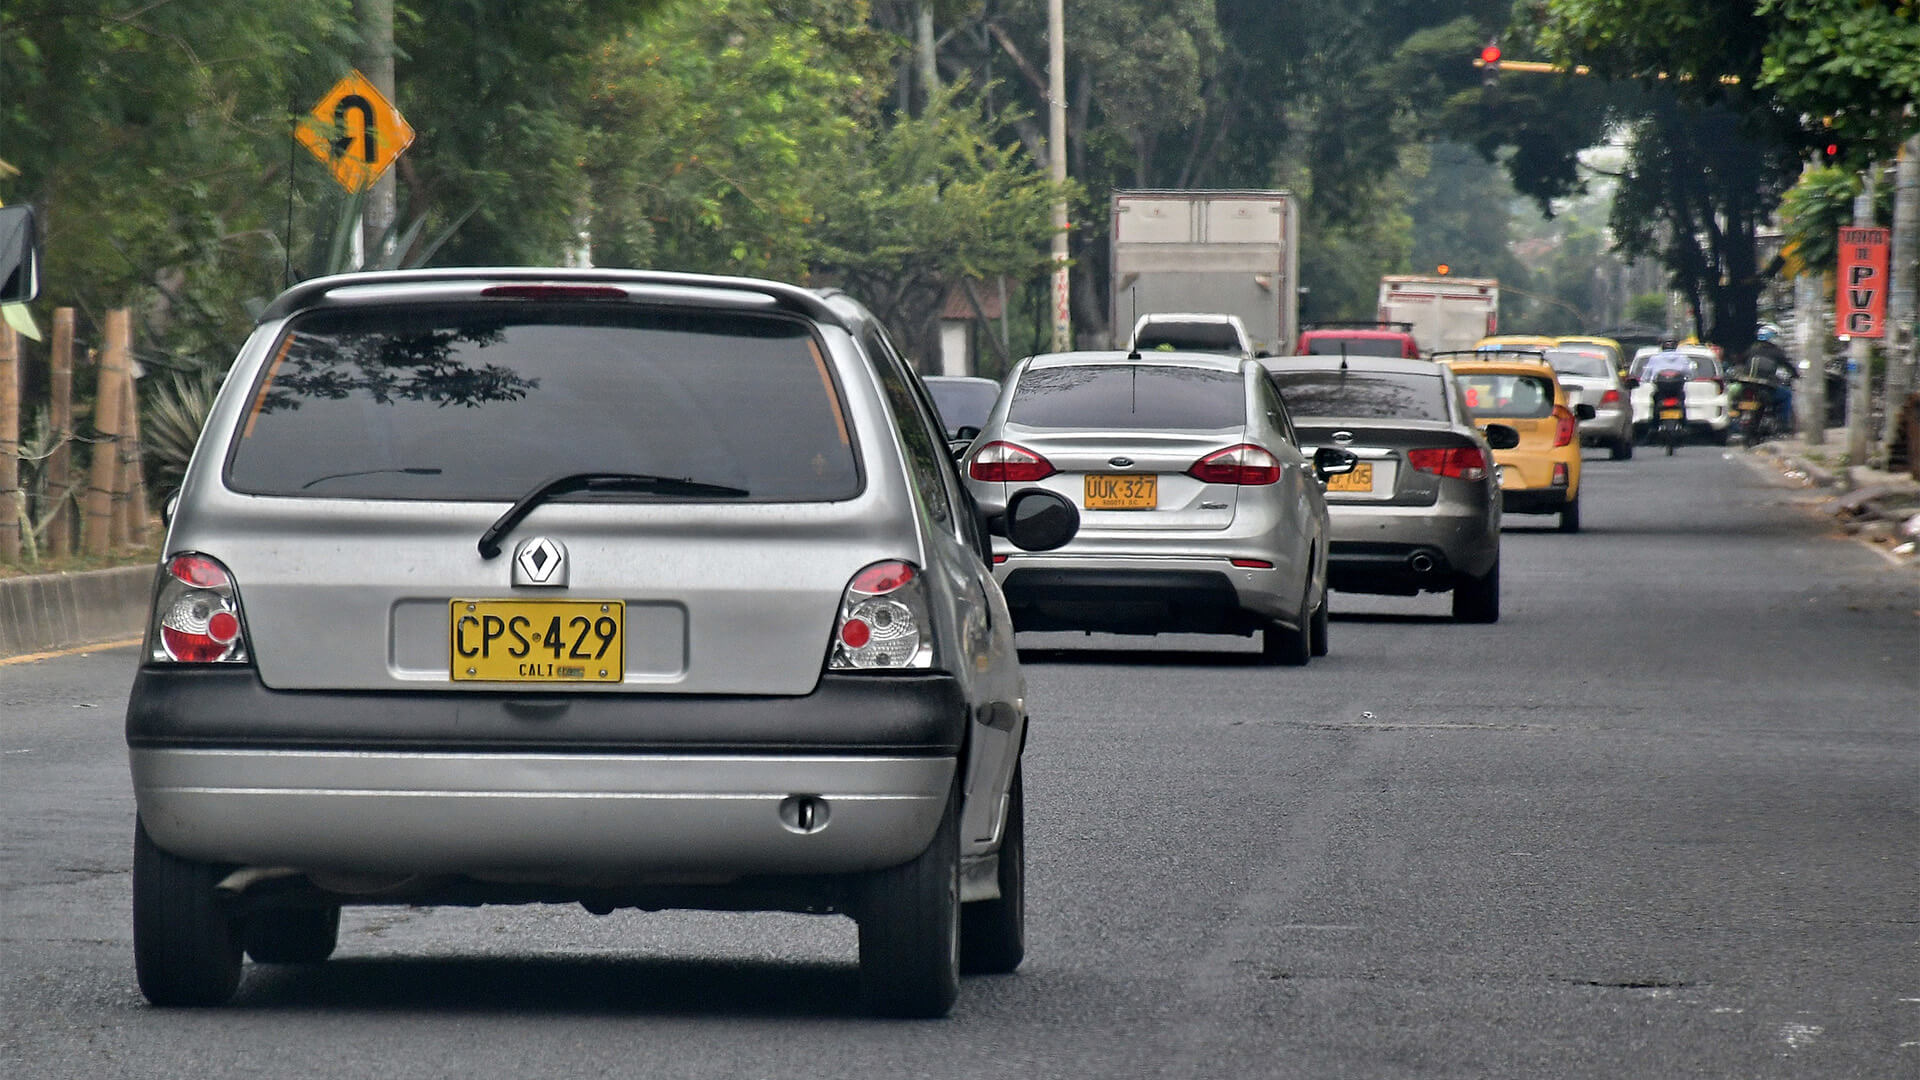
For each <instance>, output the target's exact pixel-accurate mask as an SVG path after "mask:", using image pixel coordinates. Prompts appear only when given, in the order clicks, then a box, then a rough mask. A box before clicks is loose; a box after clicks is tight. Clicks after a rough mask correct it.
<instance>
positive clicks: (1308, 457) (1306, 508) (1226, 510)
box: [966, 352, 1353, 664]
mask: <svg viewBox="0 0 1920 1080" xmlns="http://www.w3.org/2000/svg"><path fill="white" fill-rule="evenodd" d="M1008 381H1009V390H1008V391H1007V392H1006V393H1004V394H1002V395H1001V397H1000V400H999V401H998V403H996V405H995V406H994V410H993V413H992V415H991V416H989V417H988V419H987V425H986V427H985V429H984V430H983V431H982V432H981V434H980V436H979V438H977V439H976V440H974V443H973V447H972V449H971V450H970V451H969V452H968V454H967V457H966V474H967V486H968V489H969V490H970V491H972V493H973V497H974V499H975V500H976V501H977V502H978V503H979V504H980V506H981V508H982V510H983V511H984V512H985V513H987V514H988V515H994V514H997V513H998V512H999V510H1000V507H1002V506H1003V505H1005V503H1006V501H1007V499H1008V497H1009V496H1010V495H1011V494H1012V493H1013V492H1014V491H1015V490H1016V489H1017V488H1022V487H1029V486H1031V487H1039V488H1043V489H1045V490H1048V491H1052V492H1055V493H1057V494H1059V495H1062V496H1064V497H1066V498H1068V499H1071V500H1072V501H1073V502H1074V503H1075V504H1077V505H1078V506H1079V507H1080V515H1081V516H1080V531H1079V534H1078V536H1077V537H1075V539H1073V540H1072V541H1071V542H1069V543H1068V544H1067V545H1066V546H1064V547H1062V548H1060V549H1059V550H1057V551H1050V552H1045V553H1040V552H1031V551H1023V550H1020V549H1019V548H1017V547H1014V546H1013V545H1012V544H1010V543H1004V542H998V543H996V544H995V549H994V562H995V564H996V565H995V568H994V573H995V576H996V577H997V578H999V580H1000V583H1001V587H1002V588H1003V589H1004V590H1005V591H1006V595H1007V604H1008V606H1009V607H1010V608H1011V610H1012V613H1013V620H1014V626H1015V628H1016V629H1022V630H1101V631H1108V632H1115V633H1133V634H1156V633H1166V632H1197V633H1221V634H1251V633H1253V632H1254V631H1256V630H1258V631H1261V632H1262V642H1263V652H1264V654H1265V655H1266V657H1267V658H1268V659H1270V660H1274V661H1277V662H1281V663H1288V664H1304V663H1306V662H1307V659H1308V657H1309V656H1312V655H1321V654H1324V653H1325V652H1326V649H1327V599H1326V588H1327V538H1328V526H1327V510H1326V502H1325V499H1324V497H1323V496H1322V494H1321V484H1322V483H1323V482H1324V481H1325V478H1326V477H1328V476H1332V475H1338V474H1340V473H1342V472H1345V471H1346V470H1347V469H1349V468H1351V467H1352V463H1353V458H1352V456H1351V455H1350V454H1347V453H1345V452H1343V451H1340V450H1338V449H1334V448H1329V449H1328V450H1326V451H1322V452H1321V454H1320V455H1319V456H1318V457H1317V458H1316V456H1315V455H1314V454H1312V453H1311V452H1310V451H1307V450H1304V449H1302V448H1301V446H1300V444H1299V440H1298V439H1296V438H1295V437H1294V434H1293V428H1292V425H1291V423H1290V422H1289V421H1288V418H1287V413H1286V406H1285V405H1284V404H1283V403H1282V401H1281V400H1280V395H1279V394H1277V393H1275V392H1274V389H1273V386H1272V384H1271V383H1269V382H1268V380H1267V378H1266V373H1265V370H1264V369H1262V368H1261V367H1260V365H1259V364H1258V363H1257V362H1256V361H1252V360H1245V359H1240V358H1237V357H1228V356H1219V355H1209V354H1201V353H1179V352H1151V353H1147V354H1145V355H1144V356H1143V355H1142V354H1140V353H1132V354H1127V353H1119V352H1084V353H1061V354H1054V355H1047V356H1036V357H1031V358H1029V359H1027V360H1023V361H1021V362H1020V364H1019V365H1018V366H1016V367H1015V369H1014V371H1013V373H1012V374H1011V375H1010V376H1009V377H1008Z"/></svg>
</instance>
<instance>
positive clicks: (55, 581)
mask: <svg viewBox="0 0 1920 1080" xmlns="http://www.w3.org/2000/svg"><path fill="white" fill-rule="evenodd" d="M152 591H153V567H152V566H149V565H145V564H142V565H139V566H122V567H116V568H114V569H111V570H82V571H78V572H73V573H58V574H32V575H28V576H25V577H10V578H0V657H8V656H22V655H25V654H27V653H36V652H47V651H50V650H53V649H62V648H66V647H68V646H73V645H88V644H92V643H94V642H103V641H116V640H120V639H124V638H128V637H132V636H135V635H137V634H139V633H140V632H141V630H142V629H143V628H144V623H145V621H146V617H147V604H148V602H149V600H150V598H151V594H152Z"/></svg>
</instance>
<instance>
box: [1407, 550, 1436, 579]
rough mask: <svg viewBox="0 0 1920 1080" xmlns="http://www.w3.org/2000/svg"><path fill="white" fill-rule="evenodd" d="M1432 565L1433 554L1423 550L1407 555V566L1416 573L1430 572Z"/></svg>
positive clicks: (1431, 571)
mask: <svg viewBox="0 0 1920 1080" xmlns="http://www.w3.org/2000/svg"><path fill="white" fill-rule="evenodd" d="M1433 567H1434V562H1433V556H1432V555H1430V554H1428V553H1426V552H1424V551H1416V552H1414V553H1413V554H1411V555H1409V556H1407V568H1408V569H1410V570H1412V571H1413V572H1414V573H1416V574H1431V573H1433Z"/></svg>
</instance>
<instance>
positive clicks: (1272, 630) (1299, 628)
mask: <svg viewBox="0 0 1920 1080" xmlns="http://www.w3.org/2000/svg"><path fill="white" fill-rule="evenodd" d="M1293 626H1294V628H1293V629H1288V628H1287V627H1284V626H1282V625H1280V624H1279V623H1277V622H1270V623H1268V624H1267V628H1266V629H1265V630H1262V631H1260V655H1261V656H1262V657H1263V658H1265V660H1266V661H1267V663H1269V664H1280V665H1283V666H1285V667H1300V666H1301V665H1303V664H1305V663H1306V662H1307V661H1308V660H1309V659H1311V658H1312V657H1313V613H1312V612H1311V611H1309V610H1308V608H1307V598H1306V597H1305V596H1302V597H1300V614H1299V615H1298V616H1297V617H1296V618H1295V619H1294V620H1293Z"/></svg>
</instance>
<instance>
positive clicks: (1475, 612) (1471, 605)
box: [1453, 559, 1500, 623]
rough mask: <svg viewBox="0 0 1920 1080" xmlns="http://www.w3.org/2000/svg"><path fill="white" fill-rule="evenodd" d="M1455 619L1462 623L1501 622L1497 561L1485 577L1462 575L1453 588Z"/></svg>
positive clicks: (1498, 566)
mask: <svg viewBox="0 0 1920 1080" xmlns="http://www.w3.org/2000/svg"><path fill="white" fill-rule="evenodd" d="M1453 617H1454V618H1455V619H1457V620H1459V621H1460V622H1471V623H1491V622H1499V621H1500V563H1499V560H1497V559H1496V560H1495V561H1494V564H1493V569H1491V570H1488V571H1487V573H1486V576H1485V577H1473V576H1471V575H1468V574H1462V575H1460V578H1459V580H1458V581H1456V582H1454V586H1453Z"/></svg>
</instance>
